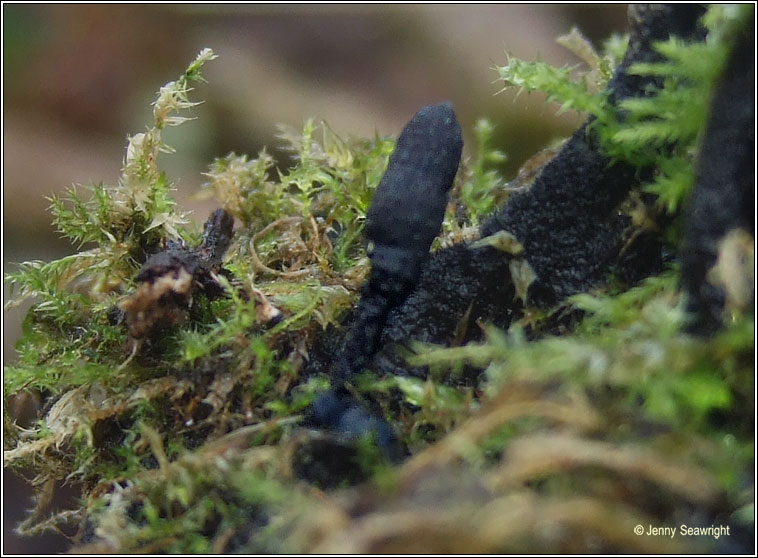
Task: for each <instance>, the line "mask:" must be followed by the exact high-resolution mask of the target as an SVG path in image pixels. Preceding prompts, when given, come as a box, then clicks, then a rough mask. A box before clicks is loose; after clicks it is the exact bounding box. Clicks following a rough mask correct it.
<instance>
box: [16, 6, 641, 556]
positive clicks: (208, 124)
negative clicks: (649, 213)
mask: <svg viewBox="0 0 758 558" xmlns="http://www.w3.org/2000/svg"><path fill="white" fill-rule="evenodd" d="M572 26H578V27H579V28H580V29H581V30H582V31H583V33H584V34H585V35H586V36H587V37H588V38H589V39H591V40H592V41H593V42H594V44H595V45H596V46H599V45H600V44H601V42H602V41H603V40H604V39H605V38H607V37H608V36H609V35H610V34H611V33H612V32H623V31H624V29H625V26H626V5H621V4H614V5H600V4H585V5H579V4H573V5H572V4H561V5H544V4H542V5H539V4H538V5H513V4H505V5H472V4H466V5H450V4H446V5H431V4H426V5H407V4H406V5H388V6H383V5H352V6H351V5H317V4H310V5H264V4H256V5H243V4H235V5H227V6H224V5H218V4H214V5H200V4H193V5H92V4H89V5H52V4H50V5H44V4H40V5H27V4H23V5H22V4H15V5H9V4H4V5H3V46H4V56H3V64H4V67H3V80H4V86H3V89H4V106H3V114H4V126H3V204H4V205H3V249H4V255H3V267H4V273H6V272H8V271H9V269H11V268H12V266H9V265H8V263H7V262H16V261H23V260H30V259H45V260H47V259H52V258H56V257H60V256H62V255H65V254H67V253H71V252H72V251H73V247H71V246H70V245H69V244H68V243H66V242H65V241H62V240H60V239H59V238H58V236H57V235H56V233H55V230H54V229H53V227H52V226H51V225H50V217H49V214H48V213H47V210H46V208H47V205H48V202H47V201H46V200H45V199H44V196H49V195H50V194H51V193H53V192H59V191H61V190H62V189H63V188H65V187H67V186H69V185H70V184H72V183H82V184H89V183H93V182H99V181H103V182H105V183H106V184H114V183H116V181H117V178H118V174H119V170H120V167H121V163H122V160H123V157H124V153H125V152H124V148H125V145H126V135H127V134H128V133H131V134H134V133H137V132H140V131H142V130H144V127H145V125H146V124H147V123H148V122H150V119H151V107H150V103H151V102H152V101H153V100H154V98H155V94H156V91H157V90H158V88H159V87H160V86H161V85H163V84H164V83H165V82H167V81H169V80H172V79H174V78H175V77H177V76H178V75H179V74H180V73H181V72H182V71H183V70H184V68H185V67H186V65H187V64H188V63H189V62H190V61H191V60H192V59H193V58H194V56H195V55H196V54H197V52H199V50H200V49H201V48H203V47H210V48H212V49H213V50H214V51H215V52H216V54H218V55H219V58H218V59H217V60H215V61H213V62H210V63H209V64H208V65H207V66H206V68H205V70H204V72H203V73H204V76H205V78H206V79H207V80H208V82H209V83H208V84H203V85H200V86H197V87H196V91H195V92H194V93H193V96H191V97H192V98H193V99H195V100H198V99H202V100H204V101H205V102H204V104H202V105H200V106H198V107H196V108H195V109H194V110H193V113H192V116H195V117H197V118H198V120H197V121H194V122H189V123H186V124H184V125H182V126H181V127H180V128H178V129H172V130H169V132H167V133H166V135H165V139H166V141H167V143H168V144H169V145H172V146H173V147H175V148H176V149H177V153H176V154H173V155H163V156H162V157H163V158H162V161H161V162H160V164H161V166H162V168H163V169H165V170H166V171H167V173H168V175H169V177H170V178H171V179H172V180H173V181H174V182H175V183H176V186H177V188H178V192H177V197H178V198H179V200H180V204H181V205H182V207H183V208H185V209H187V208H190V209H194V210H195V215H196V219H197V220H198V221H202V220H204V218H205V216H206V213H207V211H208V209H209V207H210V206H208V205H207V203H208V202H205V205H203V204H201V203H200V202H198V201H196V200H193V199H192V196H193V194H195V193H196V192H197V191H198V189H199V186H200V184H201V183H202V181H203V178H202V176H201V173H202V172H203V171H205V170H206V168H207V165H208V164H209V163H210V162H211V161H212V160H213V158H214V157H216V156H223V155H225V154H226V153H228V152H229V151H236V152H237V153H248V154H251V155H254V154H256V153H257V152H258V151H259V150H260V149H261V148H262V147H263V146H268V147H269V148H270V149H271V150H272V151H273V152H274V154H275V156H277V158H278V159H279V160H280V161H281V162H282V163H283V164H285V165H286V156H284V155H283V154H280V153H277V151H276V147H277V146H278V145H279V142H278V140H277V139H276V137H275V134H276V132H277V129H276V124H277V123H284V124H289V125H292V126H296V127H299V126H300V125H301V124H302V122H303V120H304V119H306V118H308V117H313V118H314V119H317V120H324V121H326V122H328V123H329V125H330V127H331V128H332V129H333V130H334V131H335V132H337V133H338V134H339V135H340V136H343V137H345V136H351V135H355V136H372V135H373V134H374V133H376V132H378V133H379V134H382V135H387V134H392V135H394V134H397V133H398V132H399V131H400V129H401V128H402V126H403V124H404V123H405V122H406V121H407V120H408V119H409V118H410V117H411V116H412V114H413V113H414V112H415V111H416V110H418V108H420V107H421V106H422V105H425V104H429V103H432V102H439V101H442V100H452V101H453V102H454V104H455V108H456V112H457V114H458V117H459V120H460V121H461V125H462V126H463V128H464V133H465V134H466V135H467V137H468V138H470V137H471V134H470V132H471V129H472V127H473V125H474V122H475V121H476V120H477V119H478V118H479V117H482V116H486V117H487V118H489V119H490V120H491V121H493V122H494V123H495V124H496V125H497V134H498V136H497V138H498V139H497V143H498V147H500V148H501V149H502V150H503V151H505V152H506V154H507V155H508V161H507V162H506V164H505V166H504V168H503V172H504V173H505V174H506V176H510V175H512V174H514V173H515V170H516V169H517V168H518V166H519V165H520V163H521V162H522V161H523V160H525V159H526V158H528V157H529V156H530V155H531V154H533V153H534V152H535V151H537V150H538V149H540V148H541V147H542V146H543V145H544V144H546V143H547V142H549V141H550V140H551V139H553V138H555V137H557V136H563V135H566V134H568V133H569V132H571V130H572V129H574V128H575V127H576V125H577V124H578V122H579V119H578V117H577V116H576V115H574V114H566V115H563V116H561V117H556V116H555V109H556V107H554V106H550V105H546V104H544V102H543V101H542V98H540V97H539V96H537V95H531V96H529V95H521V96H520V97H519V98H518V99H517V100H516V101H515V102H514V97H515V92H511V91H508V92H505V93H501V94H499V95H494V94H495V93H496V92H497V91H498V90H499V89H500V88H501V84H500V83H495V80H496V78H497V74H496V73H495V71H494V70H492V67H493V66H494V65H503V64H505V63H506V52H509V53H512V54H513V55H515V56H517V57H520V58H525V59H529V60H534V59H538V58H539V59H542V60H544V61H546V62H549V63H552V64H558V65H563V64H576V63H578V62H579V61H578V60H577V59H576V58H575V57H574V56H573V55H571V54H570V53H569V52H568V51H566V50H565V49H563V48H562V47H560V46H559V45H557V44H556V43H555V40H554V39H555V38H556V37H557V36H559V35H562V34H564V33H566V32H568V31H569V30H570V29H571V27H572ZM4 297H5V291H4ZM26 308H28V305H27V306H24V307H22V308H19V309H14V310H12V311H9V312H4V314H3V317H4V320H3V351H4V357H3V360H4V362H6V363H7V362H10V361H12V360H13V358H14V354H13V348H12V347H13V344H14V342H15V340H16V338H17V337H18V323H19V320H20V318H21V317H22V315H23V312H24V311H25V310H26ZM4 480H5V481H6V482H5V487H4V488H5V490H4V502H5V506H4V525H3V533H4V543H3V551H4V552H5V553H34V552H39V553H48V552H56V551H60V550H62V549H64V548H65V547H66V544H67V543H66V541H65V539H63V538H62V537H57V536H52V535H51V536H49V537H47V536H46V537H36V538H34V539H27V540H18V539H17V538H15V536H14V535H13V532H12V529H13V526H14V525H15V524H16V522H17V521H18V520H19V517H20V516H21V515H22V514H23V511H24V510H25V509H27V508H28V507H29V505H30V501H29V490H28V489H26V488H24V487H21V486H20V485H18V484H17V483H16V482H15V480H13V478H12V477H10V476H9V475H8V474H7V472H4Z"/></svg>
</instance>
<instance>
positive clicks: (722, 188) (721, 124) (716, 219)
mask: <svg viewBox="0 0 758 558" xmlns="http://www.w3.org/2000/svg"><path fill="white" fill-rule="evenodd" d="M733 48H734V50H733V52H732V54H731V56H730V59H729V62H728V64H727V66H726V69H725V71H724V75H723V76H722V78H721V81H720V83H719V84H718V85H717V87H716V91H715V93H714V95H713V100H712V101H711V109H710V115H709V118H708V123H707V125H706V129H705V136H704V138H703V142H702V147H701V150H700V156H699V158H698V162H697V177H696V180H695V186H694V188H693V191H692V198H691V200H690V203H689V207H688V214H687V222H686V225H685V232H684V241H683V244H682V286H683V287H684V289H685V291H686V292H687V296H688V310H689V312H691V314H692V321H691V323H690V330H691V331H693V332H696V333H701V334H706V333H711V332H713V331H715V330H716V329H718V328H719V327H720V326H721V325H722V316H723V311H724V305H725V302H726V294H725V292H724V289H723V288H721V286H719V285H716V284H714V283H713V281H709V280H708V272H709V269H711V268H713V266H714V265H715V264H716V260H717V257H718V252H719V245H720V244H721V242H722V241H723V239H724V238H725V237H726V236H727V235H728V234H729V233H730V232H731V231H734V230H735V229H742V230H744V231H747V232H749V233H751V234H752V236H753V237H755V167H754V164H755V135H754V126H755V42H754V37H753V35H752V31H751V30H745V31H744V32H743V33H742V34H741V36H740V37H739V39H738V40H737V41H736V44H735V46H734V47H733ZM734 271H735V272H736V271H737V270H734ZM733 279H737V278H736V277H733ZM754 289H755V287H754V285H753V291H754Z"/></svg>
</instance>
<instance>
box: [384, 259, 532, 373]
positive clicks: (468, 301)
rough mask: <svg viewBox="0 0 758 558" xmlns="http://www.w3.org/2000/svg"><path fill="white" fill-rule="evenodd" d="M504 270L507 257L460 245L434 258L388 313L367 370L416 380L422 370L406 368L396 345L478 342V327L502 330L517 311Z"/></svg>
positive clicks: (505, 270)
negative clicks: (399, 372)
mask: <svg viewBox="0 0 758 558" xmlns="http://www.w3.org/2000/svg"><path fill="white" fill-rule="evenodd" d="M508 265H509V258H508V257H505V255H504V254H503V253H502V252H498V251H497V250H495V249H493V248H489V247H486V248H472V247H471V246H468V245H463V244H461V245H457V246H453V247H451V248H449V249H447V250H442V251H439V252H437V253H435V254H433V255H432V256H431V257H430V259H429V261H428V263H427V265H426V266H425V267H424V271H423V273H422V274H421V277H420V280H419V284H418V287H417V288H416V289H415V290H414V291H413V292H412V293H411V294H410V295H409V296H408V299H407V300H406V302H405V303H404V304H402V305H401V306H398V307H396V308H394V309H393V310H392V311H390V313H389V316H388V318H387V324H386V326H385V328H384V330H383V331H382V336H381V343H380V346H381V349H380V351H379V353H378V355H377V357H376V358H375V360H374V363H373V365H372V366H373V367H374V368H376V369H378V370H381V371H395V370H396V369H400V370H404V371H405V372H406V373H411V374H413V375H419V376H421V375H424V374H425V371H423V370H413V369H410V368H408V365H407V364H405V363H404V358H403V357H402V354H398V351H397V348H398V346H402V345H404V344H405V343H407V342H408V341H409V340H411V339H412V340H415V341H421V342H426V343H435V344H450V342H451V340H452V339H453V338H454V341H455V343H456V344H465V343H468V342H469V341H472V340H476V339H479V338H481V335H482V329H481V327H480V326H479V324H480V323H492V324H495V325H496V326H498V327H501V328H505V327H507V326H508V325H509V324H510V323H511V320H512V318H513V317H514V316H515V315H519V308H518V306H520V303H519V304H518V305H517V304H516V303H515V300H514V299H515V293H516V291H515V288H514V286H513V282H512V281H511V274H510V271H509V268H508Z"/></svg>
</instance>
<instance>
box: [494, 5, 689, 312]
mask: <svg viewBox="0 0 758 558" xmlns="http://www.w3.org/2000/svg"><path fill="white" fill-rule="evenodd" d="M703 10H704V9H703V8H702V7H700V6H695V5H656V6H645V7H635V8H633V9H632V10H631V20H632V34H631V37H630V47H629V49H628V51H627V54H626V56H625V57H624V60H623V61H622V63H621V64H620V65H619V67H618V69H617V70H616V74H615V75H614V77H613V78H612V80H611V82H610V83H609V90H610V97H609V101H610V103H611V104H612V105H616V104H617V103H618V102H619V101H621V100H622V99H625V98H628V97H636V96H644V95H647V94H649V91H650V90H651V89H652V88H654V87H656V86H657V85H658V84H657V82H656V79H655V78H650V77H644V76H637V75H634V74H629V73H628V71H627V70H628V68H629V67H630V66H631V65H632V64H634V63H635V62H641V61H645V62H651V61H655V60H660V59H661V55H660V54H658V53H657V52H656V51H655V50H654V48H653V44H654V43H655V42H657V41H664V40H666V39H668V38H669V36H672V35H676V36H679V37H682V38H689V39H697V38H699V37H701V36H702V30H701V29H700V28H699V27H698V26H697V20H698V18H699V17H700V16H701V15H702V14H703ZM619 117H620V118H623V114H619ZM592 120H593V119H592V118H590V119H589V120H588V121H587V122H586V123H585V124H584V125H583V126H582V127H581V128H579V130H577V131H576V132H575V133H574V134H573V136H572V137H571V139H569V141H568V142H566V144H565V145H564V147H563V149H562V150H561V151H560V153H559V154H558V155H557V156H556V157H555V158H554V159H553V160H552V161H551V162H550V163H549V164H548V165H547V166H546V167H545V168H544V169H543V171H542V173H541V174H540V175H539V176H538V177H537V179H536V181H535V183H534V185H533V186H532V188H531V189H530V190H529V191H527V192H525V193H523V194H520V195H516V196H514V197H512V198H511V199H510V200H509V201H508V202H507V203H506V204H505V206H504V207H503V208H502V209H500V210H499V211H498V212H497V213H496V214H495V215H494V216H493V217H492V218H490V219H489V220H488V221H487V222H485V223H484V224H483V225H482V228H481V231H482V236H489V235H492V234H494V233H496V232H497V231H499V230H506V231H508V232H510V233H512V234H513V235H514V236H515V237H516V239H517V240H518V241H519V242H521V243H522V244H523V246H524V248H525V257H526V259H527V261H528V262H529V264H530V265H531V266H532V268H533V269H534V271H535V274H536V276H537V278H536V280H535V281H534V283H533V284H532V285H531V287H530V289H529V293H528V294H529V301H530V302H531V303H534V304H538V305H550V304H554V303H555V302H557V301H559V300H561V299H563V298H565V297H567V296H569V295H572V294H575V293H579V292H586V291H588V290H590V289H591V288H593V287H594V286H596V285H597V284H599V283H600V282H602V281H603V279H604V277H605V275H606V274H607V273H608V272H609V271H610V270H611V267H612V265H613V264H614V262H615V261H616V258H617V256H618V252H619V249H620V248H621V243H622V233H623V231H624V229H625V228H626V227H627V225H628V218H627V217H625V216H623V215H619V214H618V212H617V211H615V210H616V208H617V206H618V205H619V204H620V203H621V201H622V200H623V199H624V197H625V196H626V195H627V194H628V193H629V191H630V190H631V189H632V188H633V187H635V186H637V185H639V183H640V182H641V181H642V180H644V179H645V178H647V176H648V174H649V172H650V171H649V170H646V169H638V168H635V167H632V166H631V165H628V164H626V163H618V162H614V161H613V160H612V159H611V158H610V157H608V156H606V155H604V154H603V153H601V151H600V149H599V142H598V139H597V137H596V134H595V133H594V132H593V130H592V126H591V123H592Z"/></svg>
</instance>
